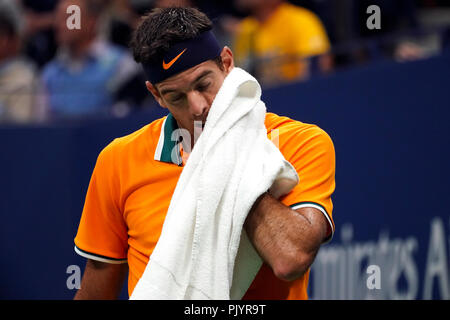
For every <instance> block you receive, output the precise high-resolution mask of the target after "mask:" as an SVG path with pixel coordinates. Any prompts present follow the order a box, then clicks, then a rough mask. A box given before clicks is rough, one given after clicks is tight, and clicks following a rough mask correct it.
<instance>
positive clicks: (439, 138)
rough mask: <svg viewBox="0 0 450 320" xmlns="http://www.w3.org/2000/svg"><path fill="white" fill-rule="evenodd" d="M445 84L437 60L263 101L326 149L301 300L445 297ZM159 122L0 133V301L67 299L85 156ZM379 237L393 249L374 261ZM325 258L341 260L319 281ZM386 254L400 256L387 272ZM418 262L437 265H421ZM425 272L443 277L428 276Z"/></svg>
mask: <svg viewBox="0 0 450 320" xmlns="http://www.w3.org/2000/svg"><path fill="white" fill-rule="evenodd" d="M449 83H450V56H448V55H447V56H441V57H435V58H431V59H428V60H423V61H417V62H412V63H406V64H396V63H393V62H380V63H378V64H377V65H371V66H367V67H364V68H359V69H355V70H348V71H343V72H340V73H337V74H335V75H332V76H329V77H326V78H316V79H313V80H311V81H309V82H307V83H300V84H292V85H289V86H286V87H283V88H275V89H271V90H266V91H264V93H263V100H264V101H265V102H266V105H267V108H268V111H271V112H275V113H278V114H280V115H286V116H289V117H291V118H294V119H297V120H300V121H303V122H308V123H315V124H317V125H319V126H320V127H322V128H323V129H325V130H326V131H327V132H328V133H329V135H330V136H331V137H332V139H333V141H334V144H335V148H336V157H337V171H336V182H337V184H336V186H337V188H336V192H335V195H334V197H333V200H334V205H335V209H334V212H333V216H334V220H335V223H336V228H337V231H336V234H335V237H334V239H333V241H332V242H331V243H330V244H328V245H326V246H324V247H323V249H322V250H321V253H320V254H319V256H318V258H317V261H316V262H317V263H315V264H314V266H313V272H312V276H311V286H310V289H311V297H312V298H314V299H323V298H338V299H355V298H357V299H364V298H382V299H393V298H405V297H406V298H413V299H422V298H426V297H429V296H428V295H426V294H425V293H424V292H425V288H424V283H425V282H426V281H425V278H426V277H427V276H426V274H429V275H428V280H430V279H431V280H432V285H431V290H432V296H431V297H432V298H437V299H442V298H449V295H450V292H449V290H448V286H449V283H448V279H449V273H450V271H449V265H450V261H449V259H450V252H449V250H450V220H449V216H450V212H449V211H450V210H449V209H448V207H447V202H448V199H449V194H450V167H449V163H450V148H449V146H450V125H449V119H450V93H449V91H450V90H449V88H450V85H449ZM164 114H165V113H164V110H162V109H160V108H158V109H155V110H154V111H152V112H148V113H144V114H139V115H135V116H133V117H130V118H127V119H125V120H96V121H90V122H84V123H62V124H59V125H48V126H44V127H42V126H39V127H30V126H27V127H1V128H0V215H1V223H0V252H1V254H2V257H1V259H0V261H1V262H0V299H71V298H72V297H73V295H74V294H75V291H74V290H69V289H68V288H67V285H66V280H67V278H68V276H69V274H67V273H66V269H67V267H68V266H70V265H78V266H80V267H81V269H83V268H84V264H85V260H84V259H83V258H81V257H78V256H77V255H76V254H75V253H74V251H73V238H74V236H75V234H76V230H77V226H78V222H79V218H80V215H81V211H82V207H83V202H84V196H85V193H86V190H87V186H88V183H89V178H90V175H91V173H92V169H93V167H94V165H95V161H96V157H97V155H98V153H99V152H100V151H101V149H102V148H103V147H105V146H106V145H107V144H108V143H109V142H110V141H112V140H113V139H114V138H115V137H118V136H122V135H125V134H128V133H131V132H133V131H134V130H136V129H138V128H140V127H142V126H144V125H145V124H147V123H149V122H150V121H152V120H153V119H156V118H158V117H160V116H162V115H164ZM433 219H434V220H433ZM432 221H434V222H435V224H434V225H435V226H437V227H436V228H435V232H434V233H433V232H431V231H430V230H431V229H430V228H431V225H432ZM436 221H437V222H436ZM436 230H438V231H439V230H442V231H443V232H444V241H441V242H439V241H437V242H436V241H435V242H431V243H432V244H433V243H439V248H434V247H432V246H430V235H431V234H437V233H436V232H437V231H436ZM380 235H381V236H380ZM386 235H388V238H389V240H388V245H390V246H391V247H392V248H394V249H392V250H391V251H389V250H388V253H386V254H385V255H384V256H383V254H382V253H383V252H384V251H383V250H382V248H383V243H384V242H383V241H385V240H386V239H385V238H386ZM438 236H439V234H438V235H437V236H436V237H437V238H436V239H438V238H439V237H438ZM408 239H409V242H408ZM411 239H412V240H411ZM439 239H440V238H439ZM408 243H412V244H413V245H408ZM397 244H399V245H397ZM408 246H409V247H408ZM411 246H412V247H411ZM442 246H443V247H442ZM377 248H378V249H377ZM380 248H381V249H380ZM395 248H397V249H398V250H397V249H395ZM402 248H403V249H402ZM433 248H434V249H433ZM441 249H442V250H441ZM364 250H365V251H364ZM377 250H378V251H377ZM396 250H397V251H396ZM402 250H403V251H402ZM439 250H440V251H439ZM336 252H344V253H345V254H344V255H343V257H344V258H343V259H341V260H339V259H338V260H336V261H334V262H333V263H331V264H330V270H331V271H330V272H327V274H325V272H324V271H323V270H325V269H323V268H324V266H325V264H326V258H327V257H330V256H332V254H333V253H336ZM396 252H397V253H398V255H397V256H398V257H403V256H405V257H404V258H401V259H400V258H399V259H400V260H399V261H398V264H397V265H396V264H395V263H391V264H389V263H388V262H389V261H388V260H389V257H391V256H392V255H395V254H396ZM402 252H403V253H402ZM429 252H440V253H441V255H437V256H436V257H435V258H434V259H433V257H434V256H431V258H430V260H427V259H428V254H429ZM442 252H444V253H445V257H443V260H445V261H444V262H445V265H443V262H442V261H441V260H442V259H440V257H441V256H442ZM391 258H392V257H391ZM383 259H384V260H383ZM410 260H413V261H410ZM434 262H435V264H433V263H434ZM369 264H378V265H380V267H381V276H382V278H383V281H382V287H381V289H379V290H378V289H375V290H372V291H367V290H369V289H365V283H366V273H365V268H366V267H367V266H368V265H369ZM434 265H439V266H441V267H442V268H444V269H445V270H444V271H442V270H441V271H439V272H435V273H432V270H433V268H432V266H434ZM430 266H431V267H430ZM414 268H415V269H414ZM316 269H317V270H316ZM411 270H413V271H411ZM333 272H334V273H333ZM444 273H446V274H447V278H445V274H444ZM331 274H332V275H334V276H333V277H332V278H333V279H327V278H326V276H330V275H331ZM392 274H395V275H397V276H396V277H393V276H392ZM414 277H415V278H414ZM336 279H337V280H339V281H337V280H336ZM336 281H337V282H336ZM349 281H350V282H349ZM445 281H447V287H445V284H443V283H444V282H445ZM428 282H429V281H428ZM349 283H350V284H349ZM416 287H417V288H416ZM408 294H409V295H408ZM122 297H123V298H124V297H126V294H125V290H124V293H123V295H122Z"/></svg>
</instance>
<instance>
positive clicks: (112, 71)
mask: <svg viewBox="0 0 450 320" xmlns="http://www.w3.org/2000/svg"><path fill="white" fill-rule="evenodd" d="M103 4H104V3H103V2H102V1H95V0H72V1H68V0H63V1H61V2H60V3H59V5H58V7H57V10H56V16H55V34H56V39H57V42H58V44H59V46H60V47H59V52H58V54H57V56H56V57H55V59H54V60H52V61H51V62H50V63H49V64H48V65H47V66H46V67H45V68H44V70H43V74H42V83H43V90H44V99H43V100H44V102H43V104H44V105H45V106H46V110H47V116H48V117H49V118H83V117H87V116H99V115H100V116H101V115H111V114H113V115H115V116H124V115H126V114H127V113H128V112H129V111H130V109H131V108H132V106H130V104H129V103H127V102H126V101H125V100H124V99H120V95H119V93H120V92H123V90H122V88H123V87H126V86H129V83H130V81H132V80H133V79H134V78H135V77H136V75H137V74H138V73H139V71H140V68H139V66H138V65H137V64H136V63H135V62H134V61H133V59H132V58H131V56H130V54H129V53H128V52H127V51H126V50H125V49H123V48H120V47H117V46H114V45H112V44H110V43H109V42H107V41H106V40H104V39H101V37H100V36H99V30H98V28H99V23H100V18H101V13H102V10H103V8H104V7H103ZM70 5H77V6H79V8H80V10H81V28H80V29H73V30H70V29H69V28H68V27H67V19H68V18H69V14H67V8H68V7H69V6H70ZM144 89H145V88H143V90H144Z"/></svg>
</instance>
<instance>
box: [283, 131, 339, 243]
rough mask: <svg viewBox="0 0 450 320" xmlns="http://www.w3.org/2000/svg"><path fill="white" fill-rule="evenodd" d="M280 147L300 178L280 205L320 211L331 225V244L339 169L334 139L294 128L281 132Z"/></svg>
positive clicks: (328, 236) (324, 134) (322, 133)
mask: <svg viewBox="0 0 450 320" xmlns="http://www.w3.org/2000/svg"><path fill="white" fill-rule="evenodd" d="M305 126H306V127H305ZM279 147H280V151H281V153H282V154H283V155H284V157H285V158H286V160H287V161H289V162H290V163H291V164H292V165H293V166H294V168H295V169H296V171H297V173H298V175H299V184H298V185H297V186H296V187H295V188H294V189H293V190H292V191H291V192H290V193H289V194H287V195H286V196H284V197H283V198H282V199H281V201H282V202H283V203H284V204H285V205H287V206H290V207H291V208H292V209H294V210H296V209H299V208H302V207H313V208H316V209H318V210H319V211H321V212H322V213H323V214H324V216H325V218H326V220H327V221H328V224H329V228H328V231H327V239H326V241H329V240H331V238H332V236H333V233H334V229H335V228H334V222H333V217H332V210H333V203H332V200H331V195H332V194H333V192H334V189H335V167H336V164H335V150H334V145H333V142H332V140H331V138H330V137H329V135H328V134H327V133H326V132H325V131H323V130H322V129H320V128H319V127H317V126H314V125H304V124H302V126H300V125H295V124H294V125H290V126H289V128H287V129H283V127H281V128H280V129H279Z"/></svg>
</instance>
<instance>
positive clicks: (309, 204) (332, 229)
mask: <svg viewBox="0 0 450 320" xmlns="http://www.w3.org/2000/svg"><path fill="white" fill-rule="evenodd" d="M300 208H314V209H317V210H319V211H320V212H322V214H323V215H324V216H325V218H326V219H327V221H328V223H329V224H330V226H331V236H330V239H328V240H327V241H325V242H324V243H328V242H330V241H331V239H333V235H334V226H333V222H331V220H330V217H329V216H328V213H327V212H326V211H325V210H324V209H323V208H322V207H321V206H319V205H317V204H314V203H300V204H297V205H295V206H293V207H291V209H292V210H297V209H300Z"/></svg>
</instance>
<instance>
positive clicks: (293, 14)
mask: <svg viewBox="0 0 450 320" xmlns="http://www.w3.org/2000/svg"><path fill="white" fill-rule="evenodd" d="M281 13H282V15H283V16H285V17H289V18H294V19H297V20H299V21H302V22H310V21H317V20H318V19H319V17H318V16H317V15H316V14H315V13H314V12H312V11H311V10H308V9H306V8H303V7H299V6H296V5H293V4H290V3H284V4H282V7H281Z"/></svg>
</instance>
